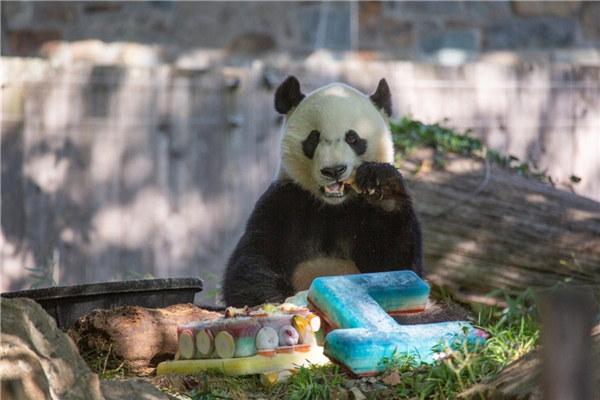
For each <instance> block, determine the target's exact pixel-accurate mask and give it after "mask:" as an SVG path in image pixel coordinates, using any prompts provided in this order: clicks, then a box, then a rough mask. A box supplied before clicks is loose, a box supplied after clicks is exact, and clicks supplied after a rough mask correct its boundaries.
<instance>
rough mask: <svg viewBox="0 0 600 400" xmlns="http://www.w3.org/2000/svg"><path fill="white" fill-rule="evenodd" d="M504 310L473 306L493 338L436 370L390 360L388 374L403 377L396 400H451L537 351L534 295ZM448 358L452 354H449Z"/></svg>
mask: <svg viewBox="0 0 600 400" xmlns="http://www.w3.org/2000/svg"><path fill="white" fill-rule="evenodd" d="M505 301H506V303H507V304H508V306H507V307H505V308H497V307H489V306H474V308H475V310H474V311H476V312H477V320H476V321H474V322H475V324H476V325H477V326H479V327H481V328H482V329H484V330H486V331H487V332H488V333H490V335H491V337H490V338H489V339H488V340H487V341H486V343H485V344H484V345H481V346H478V347H476V348H470V349H467V348H461V349H458V350H454V351H452V352H451V353H450V357H448V358H446V359H444V360H442V361H439V362H437V363H436V364H434V365H426V364H417V363H415V362H414V359H412V358H410V357H398V358H396V359H392V360H387V361H386V362H387V363H388V374H391V373H395V372H397V373H399V376H400V378H401V381H400V383H399V384H398V385H396V386H395V389H396V391H395V393H396V396H397V397H398V398H416V399H452V398H455V397H456V396H457V395H458V394H459V393H461V392H463V391H465V390H466V389H468V388H469V387H471V386H472V385H474V384H476V383H479V382H481V381H483V380H484V379H492V378H493V377H494V376H496V375H497V374H498V373H499V372H500V371H502V369H503V368H504V367H506V366H507V365H508V364H510V363H511V362H513V361H515V360H517V359H519V358H520V357H522V356H523V355H525V354H526V353H528V352H530V351H531V350H533V349H534V348H535V346H536V345H537V343H538V339H539V333H540V329H539V324H538V321H537V311H536V308H535V307H534V306H533V295H532V293H531V292H529V291H527V292H524V293H523V294H521V295H520V296H518V297H510V296H505ZM446 352H449V350H446Z"/></svg>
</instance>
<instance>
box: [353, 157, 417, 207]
mask: <svg viewBox="0 0 600 400" xmlns="http://www.w3.org/2000/svg"><path fill="white" fill-rule="evenodd" d="M355 182H356V186H357V187H358V189H359V190H360V192H361V193H363V194H364V195H366V196H369V197H370V198H373V199H378V200H383V199H385V198H389V197H392V196H393V197H395V196H396V195H405V193H406V192H405V190H404V183H403V181H402V174H400V172H399V171H398V170H397V169H396V167H394V166H393V165H392V164H388V163H378V162H365V163H362V164H361V165H360V166H359V167H358V168H357V169H356V177H355Z"/></svg>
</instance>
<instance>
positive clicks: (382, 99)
mask: <svg viewBox="0 0 600 400" xmlns="http://www.w3.org/2000/svg"><path fill="white" fill-rule="evenodd" d="M370 99H371V101H372V102H373V104H375V105H376V106H377V108H379V109H382V110H383V111H385V113H386V114H387V115H388V117H391V116H392V94H391V93H390V87H389V86H388V83H387V81H386V80H385V78H384V79H382V80H380V81H379V84H378V85H377V90H375V93H373V94H372V95H371V97H370Z"/></svg>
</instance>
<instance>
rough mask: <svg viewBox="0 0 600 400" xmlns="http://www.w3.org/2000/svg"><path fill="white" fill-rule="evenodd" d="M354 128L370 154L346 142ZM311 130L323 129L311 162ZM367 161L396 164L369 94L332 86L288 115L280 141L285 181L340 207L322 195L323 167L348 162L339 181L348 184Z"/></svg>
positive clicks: (388, 135) (387, 132) (382, 119)
mask: <svg viewBox="0 0 600 400" xmlns="http://www.w3.org/2000/svg"><path fill="white" fill-rule="evenodd" d="M350 129H352V130H354V131H356V132H357V133H358V134H359V136H360V137H361V138H362V139H365V140H366V141H367V149H366V152H365V153H364V154H362V155H360V156H359V155H357V154H356V153H355V152H354V150H353V149H352V148H351V147H350V146H349V145H348V144H347V143H346V142H345V140H344V137H345V134H346V132H348V130H350ZM313 130H317V131H319V133H320V141H319V145H318V146H317V148H316V151H315V153H314V156H313V158H312V159H310V158H308V157H306V155H304V154H303V152H302V142H303V141H304V140H305V139H306V138H307V136H308V134H309V133H310V132H311V131H313ZM364 161H376V162H382V163H393V162H394V146H393V142H392V136H391V132H390V130H389V123H388V118H387V115H386V114H385V113H384V112H383V111H382V110H378V109H377V108H376V107H375V105H374V104H373V102H372V101H371V99H370V98H369V97H368V96H367V95H365V94H363V93H361V92H360V91H358V90H356V89H354V88H352V87H350V86H348V85H345V84H342V83H333V84H330V85H328V86H324V87H322V88H320V89H317V90H316V91H314V92H312V93H310V94H308V95H307V96H306V98H304V99H303V100H302V101H301V102H300V104H299V105H298V106H297V107H294V108H292V109H291V110H290V111H289V112H288V113H287V115H286V119H285V122H284V125H283V132H282V141H281V168H282V171H281V172H280V176H281V177H288V178H290V179H292V180H293V181H295V182H296V183H298V184H299V185H300V186H302V187H303V188H304V189H306V190H308V191H309V192H311V193H313V194H314V195H315V196H317V197H319V198H322V199H323V200H324V201H326V202H328V203H331V204H338V203H341V202H343V201H344V199H345V198H331V197H325V196H323V195H322V193H321V191H320V187H322V186H324V185H326V184H328V183H329V182H328V181H327V179H326V178H325V177H323V175H322V174H321V173H320V171H321V169H322V168H324V167H327V166H331V165H337V164H345V165H347V166H348V168H347V170H346V172H345V173H344V175H343V176H342V177H341V178H340V179H339V180H340V181H345V180H347V179H349V178H350V176H351V175H352V174H353V172H354V170H355V168H356V167H358V166H359V165H360V164H361V163H362V162H364Z"/></svg>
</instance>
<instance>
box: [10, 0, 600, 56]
mask: <svg viewBox="0 0 600 400" xmlns="http://www.w3.org/2000/svg"><path fill="white" fill-rule="evenodd" d="M599 21H600V3H599V2H583V1H565V2H528V1H523V2H521V1H497V2H468V1H451V2H440V1H418V2H417V1H412V2H411V1H408V2H360V3H359V2H335V3H321V2H285V3H284V2H170V1H145V2H110V1H94V2H11V1H3V2H2V55H5V56H6V55H11V56H30V55H38V54H39V53H40V50H41V49H42V47H43V45H44V44H47V43H48V42H49V41H55V42H60V41H67V42H73V41H80V40H87V39H98V40H101V41H104V42H111V43H112V42H135V43H140V44H147V45H155V46H160V47H161V50H162V51H163V52H162V54H161V57H162V58H163V60H164V61H166V62H172V61H173V60H174V59H175V58H177V57H178V56H179V55H180V54H181V53H185V52H187V51H190V50H193V49H197V48H203V49H228V50H230V51H233V52H242V53H244V52H246V53H261V52H267V51H278V52H288V53H305V52H307V51H312V50H314V49H320V48H324V49H331V50H360V51H366V52H379V53H383V56H385V57H391V58H396V59H397V58H403V59H412V60H427V59H439V58H441V59H442V60H443V59H444V58H448V57H452V54H453V53H450V55H449V54H448V50H449V49H450V50H453V51H455V52H456V51H458V52H459V53H460V55H459V57H462V58H466V59H473V58H476V57H477V56H478V55H480V54H482V53H485V52H489V51H496V50H511V51H520V50H528V51H536V50H543V51H546V50H552V49H571V50H573V49H579V50H584V51H588V50H590V49H596V50H597V49H598V48H600V28H599V26H600V23H599ZM46 50H47V51H48V48H46Z"/></svg>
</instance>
